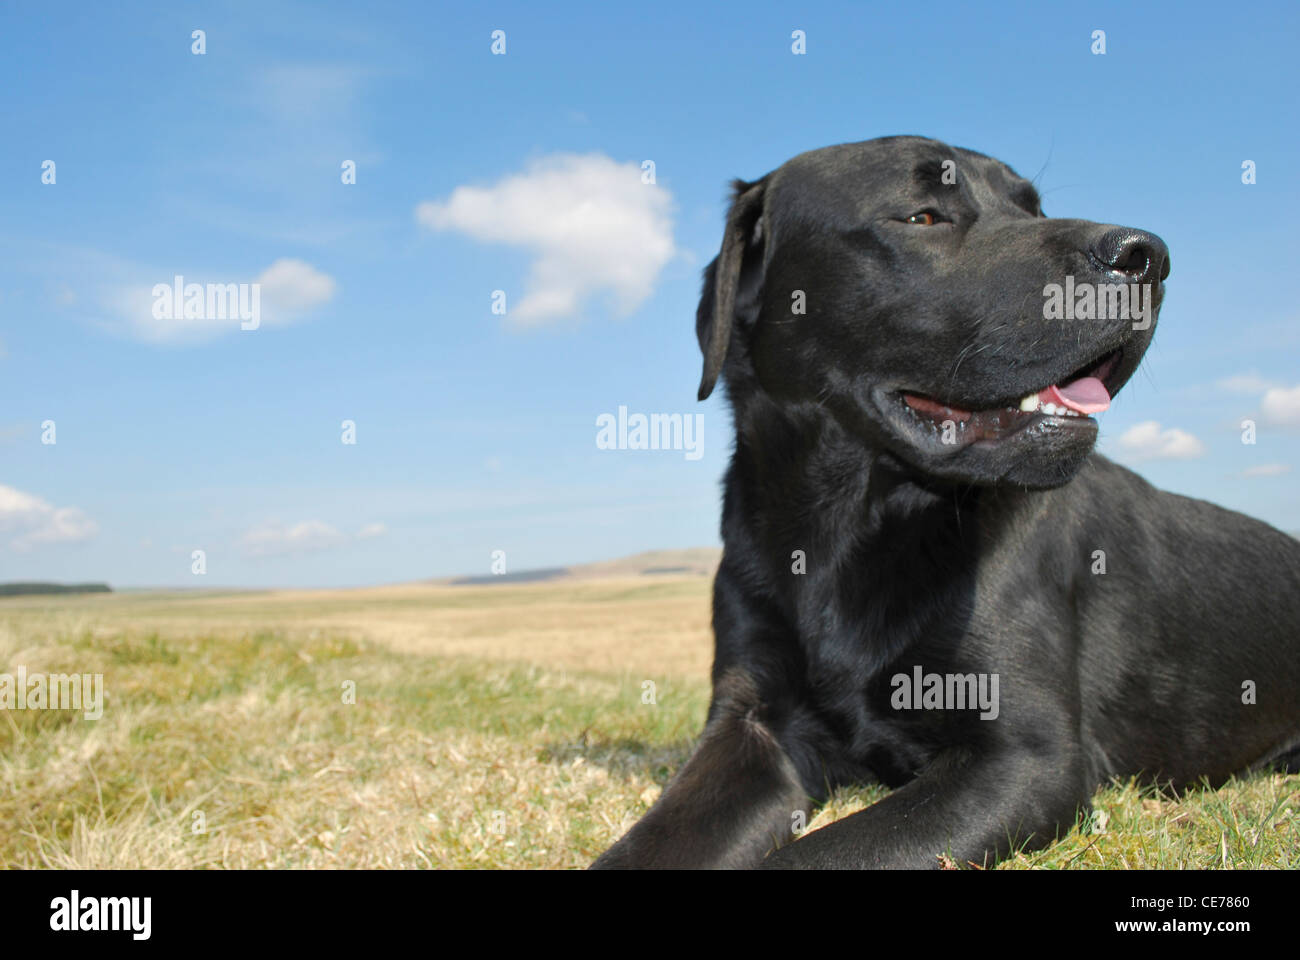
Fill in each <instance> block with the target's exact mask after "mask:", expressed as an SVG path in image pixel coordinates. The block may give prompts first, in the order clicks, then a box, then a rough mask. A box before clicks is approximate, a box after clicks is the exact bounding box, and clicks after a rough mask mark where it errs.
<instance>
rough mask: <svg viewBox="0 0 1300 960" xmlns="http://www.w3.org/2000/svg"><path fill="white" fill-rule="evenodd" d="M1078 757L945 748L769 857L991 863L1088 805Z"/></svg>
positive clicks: (801, 862) (904, 864)
mask: <svg viewBox="0 0 1300 960" xmlns="http://www.w3.org/2000/svg"><path fill="white" fill-rule="evenodd" d="M1089 799H1090V791H1089V790H1088V788H1087V786H1086V785H1085V780H1084V778H1083V777H1082V776H1080V771H1079V769H1078V765H1077V764H1070V763H1065V762H1057V761H1053V760H1051V759H1049V758H1047V757H1044V756H1040V755H1037V754H1029V753H1022V754H1014V753H1013V754H1003V755H999V756H997V757H996V758H987V759H976V758H973V757H971V756H970V755H969V754H966V753H965V752H964V751H961V752H959V751H950V752H948V753H946V754H941V755H940V756H939V757H938V758H936V759H935V761H934V762H933V763H931V765H930V766H929V767H928V768H927V769H926V771H925V772H924V773H923V774H922V775H921V776H919V777H918V778H917V779H915V780H913V781H912V782H910V783H908V784H907V785H906V786H904V787H902V788H900V789H898V790H896V791H894V792H893V793H891V794H890V795H889V796H888V797H886V798H885V799H883V800H881V801H879V802H878V803H875V804H873V805H872V806H870V807H868V808H867V809H866V810H863V811H861V812H859V813H855V814H853V815H852V816H849V817H845V818H844V819H843V820H838V821H836V822H835V823H833V824H831V825H830V826H828V827H823V828H822V829H821V830H816V831H814V832H812V833H809V834H807V835H806V836H804V837H803V838H802V839H800V840H797V841H796V842H794V843H792V844H790V845H788V846H785V847H782V848H781V849H780V850H778V851H776V852H775V853H773V854H772V855H771V856H769V857H768V858H767V859H766V860H764V861H763V864H762V866H763V867H771V868H785V869H855V870H856V869H867V868H878V867H896V868H911V869H924V868H938V867H940V866H942V865H943V863H944V861H943V860H941V859H940V857H947V858H950V859H951V861H952V862H953V863H955V864H956V865H957V866H960V867H966V866H967V865H968V864H974V865H976V866H979V867H985V866H992V864H993V863H994V861H996V860H997V859H998V858H1000V857H1003V856H1005V855H1006V854H1007V853H1009V852H1010V851H1011V850H1014V849H1022V848H1024V849H1032V848H1035V847H1041V846H1043V845H1045V844H1047V843H1049V842H1051V841H1052V840H1053V839H1054V838H1055V837H1056V836H1057V835H1058V833H1063V832H1065V831H1067V830H1069V828H1070V827H1071V826H1072V825H1073V824H1074V823H1075V821H1076V820H1077V819H1078V817H1079V814H1080V813H1081V812H1082V811H1083V810H1086V809H1087V808H1088V805H1089Z"/></svg>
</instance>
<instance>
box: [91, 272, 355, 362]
mask: <svg viewBox="0 0 1300 960" xmlns="http://www.w3.org/2000/svg"><path fill="white" fill-rule="evenodd" d="M180 276H181V277H182V283H183V284H184V286H186V287H188V286H189V285H190V284H195V283H197V284H200V285H202V286H203V287H204V291H205V300H206V293H207V291H208V285H209V284H214V285H215V284H222V285H225V284H232V283H234V284H241V283H242V284H245V285H246V286H245V288H244V289H242V290H241V291H240V296H241V297H242V299H241V300H240V301H239V302H238V304H236V303H235V302H234V301H233V299H232V300H231V301H230V304H231V309H227V310H224V311H215V310H214V311H212V312H209V311H208V309H207V304H206V302H205V303H204V309H203V311H202V312H203V313H204V316H202V317H170V318H160V317H157V316H155V315H154V313H155V310H154V307H155V301H156V300H158V299H160V298H156V297H155V296H154V288H155V287H157V286H159V285H161V286H162V287H167V288H171V287H173V286H174V283H175V277H174V276H168V277H159V278H157V280H155V282H154V283H151V284H148V285H140V286H130V287H120V288H117V289H115V290H113V291H112V292H110V293H109V294H108V296H107V297H106V306H107V308H108V310H109V311H110V312H112V313H114V314H116V315H117V316H118V317H120V318H121V319H122V321H124V323H125V327H126V331H127V332H128V333H129V334H130V335H132V336H134V337H136V338H137V339H140V340H145V341H148V342H150V343H197V342H203V341H206V340H211V339H212V338H214V337H217V336H220V335H221V334H226V333H239V332H241V329H240V325H241V317H240V315H237V309H236V308H237V307H238V306H241V305H242V306H243V307H245V308H248V313H247V315H251V313H252V307H253V304H254V297H253V287H252V286H251V285H249V284H256V285H257V298H256V304H257V321H258V328H259V329H260V328H261V327H267V326H277V325H283V324H287V323H292V322H294V321H296V320H299V319H301V318H302V316H303V315H304V314H306V313H307V312H309V311H310V310H312V309H313V308H315V307H318V306H320V305H322V304H324V303H326V302H328V301H329V300H330V299H332V298H333V296H334V294H335V292H336V290H337V289H338V285H337V283H335V281H334V278H333V277H331V276H329V275H328V274H325V273H322V272H320V271H319V270H317V269H316V268H315V267H313V266H312V265H311V264H309V263H305V262H304V261H302V260H294V259H291V258H281V259H279V260H276V261H275V262H274V263H272V264H271V265H270V266H269V267H267V268H266V269H265V270H263V271H262V272H261V273H260V274H258V275H257V276H256V277H254V278H253V279H252V280H251V281H246V280H240V279H238V278H231V277H221V278H214V277H212V276H210V275H204V276H195V275H192V274H188V273H186V274H180ZM159 290H160V294H161V287H159ZM182 292H183V291H182ZM214 306H215V303H214ZM172 312H174V311H172ZM221 312H225V313H226V314H227V315H226V316H225V317H222V316H220V313H221Z"/></svg>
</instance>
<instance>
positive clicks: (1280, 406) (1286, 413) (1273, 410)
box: [1259, 384, 1300, 427]
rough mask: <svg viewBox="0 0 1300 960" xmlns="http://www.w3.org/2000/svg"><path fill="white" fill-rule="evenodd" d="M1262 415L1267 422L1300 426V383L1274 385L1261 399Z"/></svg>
mask: <svg viewBox="0 0 1300 960" xmlns="http://www.w3.org/2000/svg"><path fill="white" fill-rule="evenodd" d="M1259 406H1260V415H1261V416H1262V417H1263V418H1264V420H1265V421H1266V422H1267V423H1271V424H1274V425H1276V426H1280V427H1298V426H1300V384H1297V385H1296V386H1294V387H1273V388H1272V389H1271V390H1269V391H1268V392H1267V393H1265V394H1264V399H1263V400H1261V401H1260V405H1259Z"/></svg>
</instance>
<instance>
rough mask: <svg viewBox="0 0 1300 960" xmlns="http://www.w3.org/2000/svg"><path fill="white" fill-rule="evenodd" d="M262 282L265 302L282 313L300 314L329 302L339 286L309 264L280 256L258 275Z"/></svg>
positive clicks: (259, 280) (264, 303) (265, 305)
mask: <svg viewBox="0 0 1300 960" xmlns="http://www.w3.org/2000/svg"><path fill="white" fill-rule="evenodd" d="M257 283H260V284H261V285H262V305H263V306H264V307H269V308H271V310H273V311H276V312H277V313H282V314H297V313H302V312H304V311H306V310H310V309H312V308H313V307H318V306H320V305H321V304H323V303H327V302H328V301H329V300H331V299H332V298H333V297H334V291H335V290H336V289H337V288H338V285H337V284H336V283H335V282H334V278H333V277H331V276H329V275H327V274H324V273H321V272H320V271H319V270H317V269H316V268H315V267H313V266H312V265H311V264H310V263H304V262H303V261H301V260H291V259H287V258H281V259H279V260H277V261H275V263H273V264H271V265H270V266H269V267H267V268H266V269H265V270H263V271H262V273H261V274H260V275H259V276H258V278H257Z"/></svg>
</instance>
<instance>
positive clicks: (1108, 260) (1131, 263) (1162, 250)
mask: <svg viewBox="0 0 1300 960" xmlns="http://www.w3.org/2000/svg"><path fill="white" fill-rule="evenodd" d="M1093 253H1094V254H1095V255H1096V257H1097V259H1098V260H1100V261H1101V262H1102V263H1103V264H1105V265H1106V266H1107V267H1109V268H1110V269H1112V270H1118V271H1119V272H1120V273H1123V274H1125V275H1126V276H1127V277H1128V278H1129V282H1130V283H1158V282H1161V281H1163V280H1164V279H1165V278H1166V277H1168V276H1169V248H1168V247H1166V246H1165V242H1164V241H1163V240H1161V239H1160V238H1159V237H1157V236H1156V235H1155V234H1154V233H1147V232H1146V231H1145V230H1132V229H1129V228H1128V227H1119V228H1117V229H1115V230H1110V231H1108V232H1107V233H1104V234H1102V236H1101V237H1100V239H1098V240H1097V242H1096V243H1095V244H1094V245H1093Z"/></svg>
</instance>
